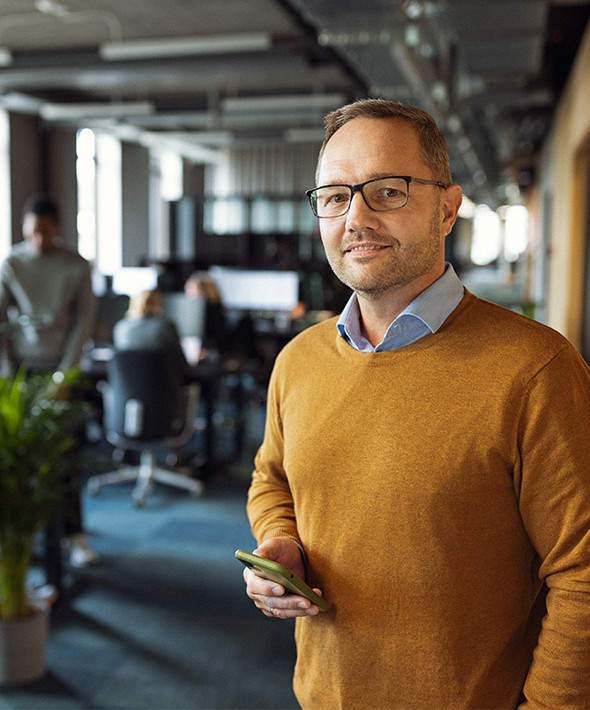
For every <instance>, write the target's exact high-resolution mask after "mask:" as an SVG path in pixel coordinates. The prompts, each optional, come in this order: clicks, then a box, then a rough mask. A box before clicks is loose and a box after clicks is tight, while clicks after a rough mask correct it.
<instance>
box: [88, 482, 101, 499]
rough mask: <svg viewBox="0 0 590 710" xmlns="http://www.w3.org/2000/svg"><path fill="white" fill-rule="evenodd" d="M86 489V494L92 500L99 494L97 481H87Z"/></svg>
mask: <svg viewBox="0 0 590 710" xmlns="http://www.w3.org/2000/svg"><path fill="white" fill-rule="evenodd" d="M87 488H88V493H89V494H90V495H91V496H92V497H93V498H96V496H97V495H98V494H99V493H100V483H98V481H93V480H89V481H88V486H87Z"/></svg>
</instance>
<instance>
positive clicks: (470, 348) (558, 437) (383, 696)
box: [248, 293, 590, 710]
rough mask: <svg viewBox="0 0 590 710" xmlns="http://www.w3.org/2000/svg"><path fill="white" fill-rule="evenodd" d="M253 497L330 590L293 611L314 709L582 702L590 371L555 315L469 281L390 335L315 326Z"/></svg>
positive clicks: (260, 518)
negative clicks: (365, 337) (513, 307)
mask: <svg viewBox="0 0 590 710" xmlns="http://www.w3.org/2000/svg"><path fill="white" fill-rule="evenodd" d="M248 512H249V516H250V520H251V522H252V528H253V531H254V534H255V536H256V537H257V539H258V540H259V542H260V541H262V540H264V539H267V538H269V537H276V536H281V535H288V536H291V537H293V538H295V539H297V540H298V541H300V542H301V544H302V545H303V547H304V548H305V550H306V552H307V555H308V558H309V574H308V582H310V583H311V584H312V585H313V586H318V587H320V588H321V589H322V590H323V592H324V595H325V596H326V597H327V598H328V599H329V600H330V601H331V602H332V603H333V607H332V608H331V610H330V611H328V612H326V613H321V614H320V615H319V616H317V617H306V618H303V619H298V621H297V625H296V641H297V649H298V660H297V665H296V669H295V679H294V687H295V692H296V695H297V697H298V699H299V702H300V703H301V705H302V707H303V708H305V710H332V709H336V708H344V709H345V710H354V709H361V708H362V709H363V710H369V709H375V710H376V709H379V710H385V709H388V708H431V709H434V708H436V709H442V708H515V707H516V706H517V705H518V704H519V702H524V697H526V698H527V699H528V702H525V703H524V704H525V706H526V707H527V708H533V707H534V708H548V707H551V708H556V707H569V708H584V707H585V708H588V707H590V533H589V530H590V374H589V370H588V368H587V366H586V365H585V363H584V362H583V361H582V359H581V358H580V356H579V355H578V354H577V352H576V351H575V349H574V348H573V347H572V346H571V345H570V344H569V343H568V342H567V341H566V340H565V339H564V338H563V337H562V336H560V335H559V334H558V333H556V332H554V331H552V330H550V329H549V328H546V327H545V326H543V325H540V324H538V323H535V322H533V321H531V320H529V319H526V318H524V317H521V316H518V315H516V314H514V313H512V312H510V311H508V310H505V309H502V308H500V307H498V306H495V305H493V304H490V303H487V302H485V301H481V300H479V299H477V298H476V297H475V296H473V295H471V294H469V293H467V294H466V296H465V298H464V299H463V301H462V302H461V304H460V305H459V306H458V307H457V309H456V310H455V311H454V312H453V313H452V314H451V316H449V318H448V319H447V321H446V322H445V324H444V325H443V327H442V328H441V329H440V330H439V331H438V332H437V333H435V334H432V335H428V336H427V337H425V338H424V339H422V340H420V341H418V342H417V343H414V344H413V345H409V346H407V347H405V348H402V349H400V350H397V351H393V352H389V353H378V354H363V353H359V352H357V351H356V350H354V349H353V348H351V347H350V346H348V345H347V344H346V343H345V342H344V341H343V340H342V339H341V338H340V337H339V336H338V334H337V330H336V327H335V321H334V320H331V321H327V322H325V323H322V324H320V325H317V326H314V327H312V328H310V329H308V330H306V331H305V332H303V333H302V334H301V335H299V336H298V337H297V338H295V339H294V340H293V341H292V342H291V343H289V344H288V345H287V347H286V348H285V349H284V350H283V352H282V353H281V354H280V356H279V357H278V359H277V361H276V365H275V369H274V372H273V375H272V378H271V383H270V387H269V399H268V415H267V425H266V431H265V438H264V442H263V444H262V446H261V448H260V451H259V452H258V455H257V458H256V470H255V472H254V476H253V481H252V486H251V490H250V495H249V502H248ZM547 589H548V596H547V599H546V607H547V614H546V616H545V618H544V620H543V629H542V631H540V633H539V630H540V621H541V618H542V616H543V615H544V614H545V595H546V591H547Z"/></svg>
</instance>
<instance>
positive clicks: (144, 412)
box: [104, 349, 187, 441]
mask: <svg viewBox="0 0 590 710" xmlns="http://www.w3.org/2000/svg"><path fill="white" fill-rule="evenodd" d="M104 405H105V412H104V414H105V428H106V429H107V431H111V432H114V433H115V434H117V435H118V436H120V437H123V438H126V439H133V440H136V441H155V440H160V439H166V438H170V437H174V436H177V435H179V434H180V433H181V432H182V431H183V428H184V426H185V423H186V417H187V407H186V400H185V388H184V387H183V381H182V373H180V372H178V369H177V368H176V367H175V363H174V360H173V359H172V358H171V357H170V353H169V351H166V350H147V349H146V350H120V351H116V352H115V353H114V354H113V357H112V359H111V360H110V361H109V362H108V364H107V387H106V390H105V393H104Z"/></svg>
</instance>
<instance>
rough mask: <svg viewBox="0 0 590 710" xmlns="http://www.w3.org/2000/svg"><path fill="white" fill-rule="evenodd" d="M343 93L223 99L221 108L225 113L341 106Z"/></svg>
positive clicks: (323, 108) (343, 97)
mask: <svg viewBox="0 0 590 710" xmlns="http://www.w3.org/2000/svg"><path fill="white" fill-rule="evenodd" d="M344 101H345V96H344V94H302V95H297V94H294V95H289V96H281V95H278V96H252V97H237V98H229V99H224V100H223V101H222V102H221V105H222V108H223V110H224V111H226V112H227V113H243V112H248V111H253V112H259V111H297V110H300V111H301V110H306V109H307V110H308V109H320V110H325V109H329V108H334V107H336V106H341V105H342V104H343V103H344Z"/></svg>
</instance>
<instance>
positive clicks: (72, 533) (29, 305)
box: [0, 194, 98, 567]
mask: <svg viewBox="0 0 590 710" xmlns="http://www.w3.org/2000/svg"><path fill="white" fill-rule="evenodd" d="M59 220H60V215H59V208H58V206H57V204H56V203H55V202H54V200H52V199H51V198H50V197H49V196H48V195H43V194H41V195H33V196H32V197H30V198H29V199H28V200H27V201H26V202H25V205H24V207H23V213H22V234H23V237H24V240H23V241H22V242H19V243H18V244H16V245H15V246H14V247H13V248H12V251H11V253H10V254H9V255H8V257H7V258H6V259H5V260H4V262H3V263H2V265H1V267H0V323H4V324H5V326H9V327H6V328H5V331H6V332H5V334H4V338H3V345H4V364H3V369H4V370H5V371H6V370H8V371H12V372H14V371H16V370H17V369H18V368H20V367H25V368H26V369H27V370H28V371H29V372H30V373H37V372H53V371H60V370H61V371H65V370H68V369H70V368H71V367H73V366H74V365H77V364H78V363H79V362H80V359H81V357H82V354H83V349H84V345H85V344H86V342H87V341H88V339H89V338H90V335H91V333H92V328H93V325H94V317H95V311H96V303H95V298H94V295H93V293H92V282H91V274H90V267H89V264H88V262H87V261H86V260H85V259H83V258H82V256H80V255H79V254H78V253H76V252H74V251H72V250H71V249H68V248H66V247H65V246H64V245H63V244H62V243H61V240H60V238H59V230H60V221H59ZM72 488H73V490H72V492H71V493H69V494H68V498H69V500H68V508H69V510H68V515H67V516H66V519H65V521H64V523H65V526H66V535H67V537H68V538H69V540H70V543H71V545H70V548H71V554H70V561H71V562H72V564H74V565H76V566H79V567H81V566H85V565H86V564H92V563H96V562H97V561H98V557H97V555H96V553H95V552H94V551H93V550H91V549H90V548H89V547H88V545H87V542H86V538H85V536H84V534H83V533H82V521H81V511H80V500H79V492H78V489H77V486H76V487H74V486H72Z"/></svg>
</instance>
